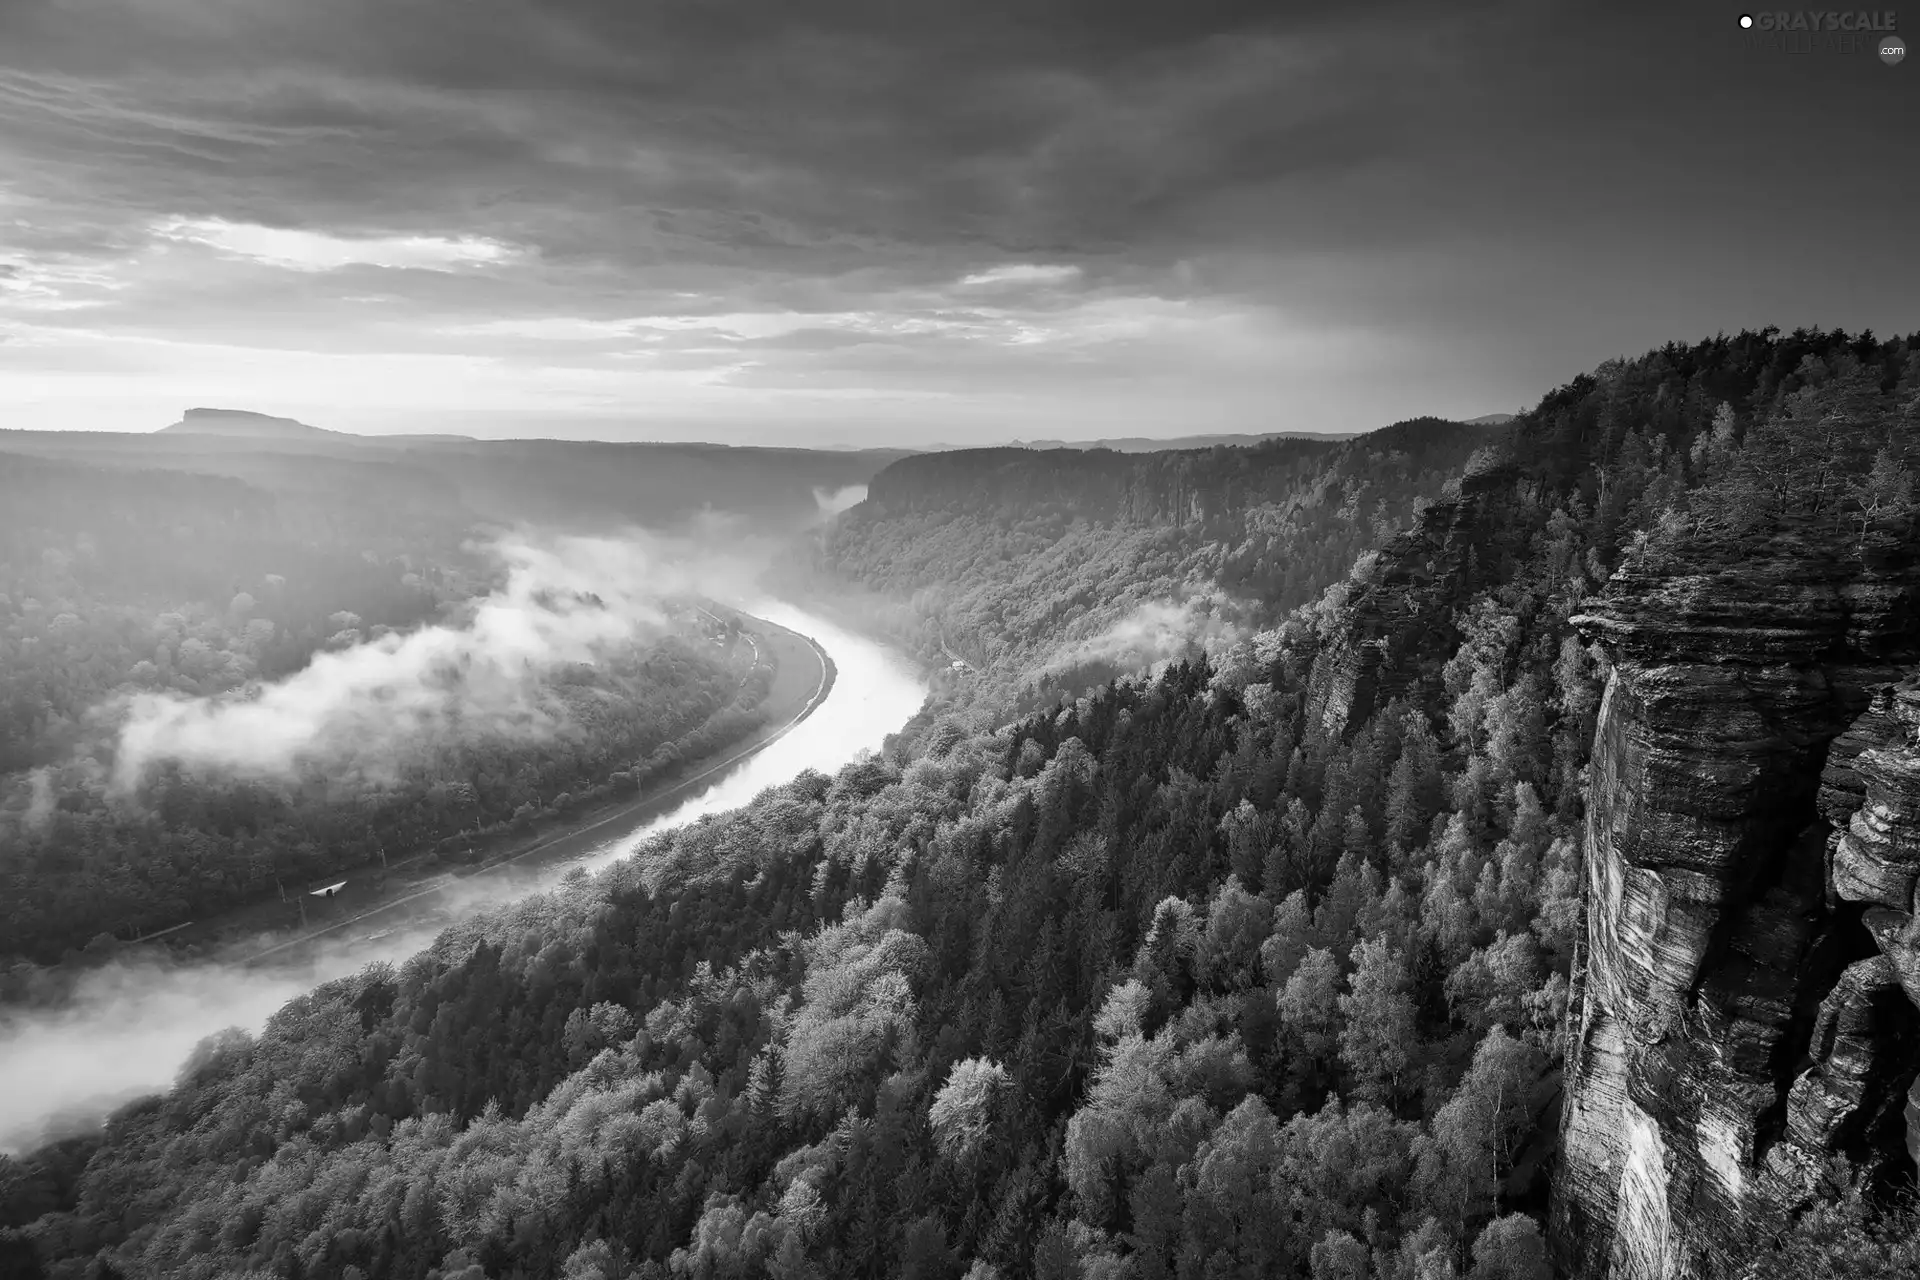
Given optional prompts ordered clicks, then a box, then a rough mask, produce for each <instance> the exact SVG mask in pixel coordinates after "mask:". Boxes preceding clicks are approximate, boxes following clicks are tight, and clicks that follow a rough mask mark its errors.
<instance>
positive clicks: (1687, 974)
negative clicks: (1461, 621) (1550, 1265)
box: [1552, 538, 1920, 1280]
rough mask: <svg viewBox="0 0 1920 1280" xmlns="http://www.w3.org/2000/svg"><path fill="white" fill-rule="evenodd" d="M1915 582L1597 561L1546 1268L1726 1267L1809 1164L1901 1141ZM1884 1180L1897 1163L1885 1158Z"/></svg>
mask: <svg viewBox="0 0 1920 1280" xmlns="http://www.w3.org/2000/svg"><path fill="white" fill-rule="evenodd" d="M1916 601H1920V573H1916V570H1915V565H1914V563H1913V559H1912V557H1911V556H1907V555H1902V556H1895V557H1891V558H1888V557H1882V558H1881V561H1880V562H1879V563H1876V564H1873V565H1862V564H1859V563H1857V562H1849V561H1848V560H1846V559H1845V558H1844V556H1843V555H1839V554H1835V553H1829V552H1827V551H1825V550H1823V549H1822V548H1820V547H1818V546H1808V545H1802V544H1798V543H1796V542H1794V541H1793V540H1792V539H1790V538H1781V539H1777V540H1776V541H1774V542H1773V543H1772V544H1770V545H1768V546H1765V547H1758V548H1756V547H1721V548H1717V549H1716V548H1701V549H1697V553H1696V554H1693V555H1690V556H1689V557H1688V558H1687V560H1686V561H1685V562H1681V561H1678V560H1674V561H1668V562H1666V563H1663V564H1657V565H1656V564H1647V565H1642V566H1639V567H1636V568H1630V569H1626V570H1623V571H1622V572H1621V573H1619V574H1617V575H1616V576H1615V578H1614V580H1613V581H1612V583H1610V584H1609V587H1608V590H1607V592H1606V594H1605V595H1604V596H1603V597H1602V600H1601V602H1600V604H1599V605H1598V606H1597V607H1595V608H1594V609H1593V610H1592V611H1591V612H1589V613H1588V614H1586V615H1584V616H1581V617H1578V618H1576V619H1574V622H1575V625H1576V626H1577V627H1579V628H1580V630H1581V631H1582V633H1583V634H1584V635H1585V636H1587V637H1588V638H1589V639H1592V640H1595V641H1597V642H1598V643H1599V644H1600V645H1601V646H1602V648H1603V649H1604V650H1605V652H1606V653H1607V655H1608V658H1609V660H1610V664H1611V670H1610V673H1609V676H1608V681H1607V687H1606V693H1605V695H1604V698H1603V702H1602V705H1601V710H1600V715H1599V723H1598V728H1597V731H1596V738H1595V743H1594V752H1593V761H1592V769H1591V775H1590V782H1589V788H1590V790H1589V797H1588V799H1589V803H1588V815H1587V830H1586V841H1587V850H1586V852H1587V877H1588V892H1589V897H1588V929H1587V943H1586V947H1585V951H1584V954H1583V956H1582V961H1581V966H1580V969H1579V971H1578V972H1577V973H1576V990H1575V996H1576V999H1575V1002H1574V1007H1573V1009H1572V1011H1571V1013H1570V1021H1571V1024H1572V1025H1571V1026H1570V1028H1569V1031H1570V1035H1569V1046H1570V1047H1569V1050H1568V1063H1567V1081H1568V1088H1567V1105H1566V1107H1565V1109H1564V1111H1563V1114H1562V1122H1561V1154H1560V1166H1559V1170H1558V1174H1557V1177H1556V1180H1555V1188H1554V1204H1553V1210H1552V1236H1553V1241H1554V1247H1555V1250H1556V1254H1557V1261H1558V1264H1559V1267H1560V1269H1561V1271H1562V1273H1563V1274H1566V1275H1569V1276H1574V1277H1592V1278H1595V1280H1598V1278H1601V1277H1605V1278H1606V1280H1653V1278H1655V1277H1661V1278H1666V1277H1703V1278H1705V1277H1716V1278H1717V1277H1734V1276H1738V1275H1740V1274H1741V1270H1740V1265H1741V1262H1742V1260H1743V1259H1744V1258H1745V1257H1746V1256H1747V1255H1748V1254H1749V1253H1750V1252H1751V1250H1752V1248H1753V1246H1754V1244H1755V1243H1756V1241H1757V1240H1758V1239H1760V1238H1761V1237H1762V1231H1761V1229H1760V1228H1761V1226H1762V1224H1763V1223H1771V1222H1777V1221H1779V1215H1780V1214H1781V1213H1782V1212H1786V1211H1791V1210H1792V1209H1793V1208H1795V1207H1797V1206H1799V1205H1801V1204H1804V1203H1805V1202H1807V1201H1808V1200H1809V1199H1810V1198H1811V1197H1812V1196H1814V1195H1816V1194H1818V1193H1819V1192H1820V1191H1821V1189H1822V1179H1823V1177H1825V1176H1826V1175H1825V1171H1826V1169H1827V1168H1828V1166H1829V1162H1830V1161H1831V1160H1832V1159H1833V1158H1834V1157H1840V1158H1843V1159H1845V1160H1847V1161H1849V1162H1850V1163H1851V1164H1852V1165H1853V1166H1854V1167H1856V1168H1863V1169H1866V1170H1868V1171H1871V1170H1873V1169H1876V1168H1885V1169H1893V1168H1895V1167H1896V1164H1895V1161H1904V1160H1906V1159H1908V1158H1910V1157H1909V1156H1908V1154H1907V1153H1908V1151H1909V1149H1911V1150H1912V1151H1913V1152H1915V1153H1920V1131H1915V1133H1914V1134H1913V1136H1911V1137H1910V1136H1909V1120H1908V1116H1909V1115H1916V1116H1920V1094H1916V1095H1915V1096H1914V1100H1913V1101H1909V1096H1908V1092H1909V1087H1910V1086H1911V1084H1912V1082H1913V1080H1914V1076H1915V1072H1916V1069H1920V1040H1916V1032H1917V1031H1920V1000H1916V999H1915V998H1914V997H1916V996H1920V933H1917V931H1916V929H1915V919H1914V911H1915V902H1914V897H1913V893H1914V885H1915V881H1916V879H1920V750H1916V748H1915V747H1914V745H1913V744H1914V742H1915V733H1916V729H1920V692H1916V691H1915V689H1914V688H1912V687H1909V686H1901V687H1898V688H1896V687H1895V685H1896V683H1897V682H1898V681H1900V680H1901V679H1903V678H1904V677H1905V676H1906V674H1907V673H1908V671H1909V670H1910V669H1911V668H1912V666H1913V664H1915V663H1916V661H1920V635H1917V634H1916V630H1915V627H1914V619H1915V604H1916ZM1908 1171H1909V1172H1910V1171H1911V1166H1908Z"/></svg>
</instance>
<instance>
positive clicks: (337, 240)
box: [153, 218, 515, 271]
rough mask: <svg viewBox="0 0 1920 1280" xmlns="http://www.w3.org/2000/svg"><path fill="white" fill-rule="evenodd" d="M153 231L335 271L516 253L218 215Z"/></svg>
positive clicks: (437, 266)
mask: <svg viewBox="0 0 1920 1280" xmlns="http://www.w3.org/2000/svg"><path fill="white" fill-rule="evenodd" d="M153 231H154V234H155V235H157V236H160V237H161V238H163V239H167V240H185V241H190V242H193V243H196V244H203V245H206V246H208V247H210V248H213V249H217V250H219V251H220V252H221V253H224V254H228V255H230V256H232V257H237V258H251V259H253V260H254V261H256V262H264V263H267V264H268V265H270V266H275V267H285V268H287V269H288V270H290V271H335V270H338V269H339V268H341V267H350V266H370V267H392V268H408V269H414V270H425V271H445V270H449V269H451V268H454V267H462V266H474V265H484V264H488V263H496V262H504V261H506V260H508V259H509V258H511V257H512V256H514V253H515V250H513V249H512V248H510V247H509V246H507V245H504V244H501V243H499V242H498V241H495V240H487V239H483V238H480V237H476V236H461V237H456V238H451V239H450V238H446V237H441V236H366V237H350V236H336V235H327V234H325V233H323V232H318V231H303V230H299V229H297V228H291V227H262V226H249V225H246V224H242V223H233V222H227V221H224V220H223V219H220V218H197V219H193V218H169V219H166V220H165V221H162V222H160V223H158V224H156V225H155V226H154V228H153Z"/></svg>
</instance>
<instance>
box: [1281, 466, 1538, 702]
mask: <svg viewBox="0 0 1920 1280" xmlns="http://www.w3.org/2000/svg"><path fill="white" fill-rule="evenodd" d="M1516 482H1517V473H1516V472H1515V470H1514V469H1513V468H1512V467H1510V466H1494V467H1488V468H1486V469H1483V470H1479V471H1476V472H1475V473H1474V474H1471V475H1468V476H1465V477H1463V478H1462V480H1461V483H1460V487H1459V492H1458V493H1457V494H1455V495H1454V496H1452V497H1449V498H1447V499H1446V500H1444V501H1441V502H1436V503H1433V504H1432V505H1431V506H1429V507H1427V508H1426V509H1425V510H1424V511H1423V512H1422V513H1421V516H1420V519H1419V520H1418V521H1417V522H1416V523H1415V524H1414V526H1413V527H1412V528H1411V529H1409V530H1407V531H1406V532H1405V533H1402V534H1400V535H1399V536H1397V537H1396V538H1394V539H1393V541H1392V542H1390V543H1389V544H1388V545H1387V546H1386V547H1384V548H1383V549H1382V552H1381V554H1380V555H1379V556H1378V557H1377V558H1376V559H1374V560H1373V561H1372V562H1371V564H1367V563H1366V562H1363V564H1362V566H1360V567H1358V568H1357V569H1356V573H1357V574H1358V576H1357V577H1356V579H1355V580H1353V581H1351V582H1350V583H1349V584H1348V586H1347V595H1346V599H1345V600H1344V601H1343V602H1342V603H1341V605H1340V606H1339V616H1338V618H1337V620H1335V622H1334V624H1333V625H1332V626H1330V627H1328V628H1327V631H1328V632H1329V635H1328V637H1327V640H1328V643H1327V647H1326V648H1325V649H1324V651H1323V652H1322V654H1321V656H1320V659H1319V660H1318V661H1317V662H1316V663H1315V664H1314V669H1313V676H1312V679H1311V680H1310V682H1309V684H1308V688H1307V720H1308V724H1309V725H1310V726H1312V727H1313V728H1314V729H1316V730H1317V731H1318V732H1321V733H1324V734H1326V735H1328V736H1330V737H1339V736H1340V735H1341V734H1343V733H1345V732H1346V730H1348V729H1349V728H1352V727H1354V726H1357V725H1361V724H1364V723H1366V720H1367V717H1368V716H1370V715H1372V714H1373V712H1374V710H1375V709H1376V708H1378V707H1382V706H1385V705H1386V704H1387V703H1389V702H1391V701H1392V700H1393V699H1394V698H1396V697H1398V696H1399V695H1401V694H1403V693H1405V692H1407V691H1408V690H1409V689H1410V688H1412V687H1413V685H1414V684H1415V683H1416V682H1417V681H1418V680H1419V679H1420V677H1421V676H1422V675H1423V674H1431V673H1432V672H1433V671H1437V670H1438V669H1439V667H1440V666H1441V665H1442V664H1443V663H1445V662H1446V660H1447V658H1448V657H1449V656H1450V655H1451V654H1452V653H1453V651H1454V649H1455V647H1456V646H1457V645H1458V644H1459V641H1460V633H1459V630H1458V628H1457V627H1455V625H1454V621H1453V617H1454V612H1455V609H1456V608H1457V606H1458V605H1459V604H1460V602H1461V601H1463V600H1466V599H1468V598H1469V597H1470V596H1471V595H1472V593H1473V592H1474V590H1476V589H1477V588H1479V587H1481V586H1484V585H1485V584H1486V583H1487V582H1489V581H1496V580H1498V579H1499V577H1500V575H1501V574H1502V573H1503V572H1505V567H1504V566H1503V565H1502V564H1501V563H1500V561H1501V559H1502V558H1503V557H1504V556H1506V555H1509V554H1510V553H1511V551H1512V549H1513V547H1514V546H1516V545H1524V541H1525V539H1524V537H1523V536H1518V535H1517V534H1516V530H1515V528H1514V518H1515V516H1516V514H1518V513H1521V512H1524V510H1525V507H1524V504H1517V503H1513V502H1510V501H1509V499H1510V497H1511V494H1512V490H1513V488H1514V485H1515V484H1516Z"/></svg>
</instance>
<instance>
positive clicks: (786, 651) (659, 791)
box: [141, 615, 835, 963]
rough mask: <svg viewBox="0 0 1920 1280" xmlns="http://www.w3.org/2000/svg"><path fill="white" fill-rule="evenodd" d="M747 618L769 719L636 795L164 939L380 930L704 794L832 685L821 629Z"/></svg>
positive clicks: (211, 947) (189, 945)
mask: <svg viewBox="0 0 1920 1280" xmlns="http://www.w3.org/2000/svg"><path fill="white" fill-rule="evenodd" d="M742 620H743V622H744V623H745V624H746V627H747V628H748V629H749V630H750V632H751V633H752V634H753V635H755V636H757V637H758V640H759V642H760V643H763V644H766V645H767V646H768V647H769V649H770V650H771V657H772V658H773V666H774V674H773V679H772V681H771V683H770V685H769V687H768V690H767V695H766V697H765V698H763V699H762V700H761V703H760V708H761V710H762V711H763V712H764V713H765V715H766V722H765V723H764V724H763V725H762V726H761V727H760V728H758V729H756V730H754V731H753V732H752V733H750V734H748V735H747V736H745V737H744V738H738V739H735V740H734V741H733V742H731V743H729V744H728V745H727V746H725V747H723V748H720V749H718V750H716V751H713V752H710V753H708V754H707V755H706V756H705V757H702V758H700V759H697V760H689V761H686V762H684V763H683V764H682V765H681V767H680V768H679V769H678V770H677V771H676V772H675V773H674V774H672V775H670V776H668V777H665V778H662V779H660V780H659V781H658V782H657V783H656V784H654V785H651V786H647V787H646V788H644V790H642V791H641V792H640V793H639V794H637V795H629V796H626V797H622V798H619V799H616V800H613V801H610V802H606V803H602V804H599V805H595V806H593V807H591V808H582V809H580V810H579V811H577V812H575V813H574V814H572V815H570V816H569V817H568V818H566V819H564V820H562V821H560V822H557V823H548V824H545V825H544V826H543V828H542V829H541V830H538V831H536V832H531V833H527V834H525V835H522V836H520V837H518V838H512V839H509V840H505V841H499V842H497V843H496V844H495V845H494V847H492V848H490V849H487V848H483V849H482V850H481V851H480V852H479V854H478V856H477V857H475V858H474V860H473V861H471V862H467V861H458V862H456V860H455V858H454V857H451V856H449V855H446V854H442V853H439V852H436V851H434V850H431V849H426V850H421V851H419V852H417V853H414V854H411V855H409V856H407V857H405V858H397V857H390V858H389V859H388V861H387V864H386V865H385V866H384V867H383V866H382V865H381V864H380V863H379V862H378V861H373V862H369V863H366V864H363V865H361V866H358V867H352V868H348V869H346V870H343V871H340V872H338V873H336V875H335V876H334V877H333V883H334V884H336V885H337V886H338V887H337V888H336V889H335V892H334V895H333V896H332V897H331V898H324V897H314V896H312V895H310V894H309V895H304V896H303V900H304V902H305V903H306V904H307V907H306V920H305V923H304V927H303V926H302V925H299V924H294V923H293V922H291V921H289V920H288V916H289V915H290V914H291V912H292V911H293V910H294V909H295V908H294V907H293V906H290V905H289V904H288V903H283V902H281V901H279V900H277V899H271V898H270V899H267V900H263V901H256V902H254V903H251V904H249V905H247V906H245V907H240V908H236V909H234V910H232V911H227V912H223V913H221V914H220V915H219V916H216V917H211V918H208V919H204V920H199V921H195V922H192V923H191V924H189V925H187V926H185V927H184V928H180V929H177V930H174V931H170V933H171V934H172V936H171V937H168V938H165V939H164V940H156V942H157V945H159V946H162V947H164V948H165V949H166V951H168V952H171V953H172V954H173V955H175V956H176V957H179V958H182V959H184V958H187V957H190V956H194V955H199V956H203V957H207V958H221V959H226V960H229V961H240V962H245V963H261V962H279V961H284V960H287V959H291V958H294V957H295V956H296V955H297V953H300V952H303V951H305V950H307V949H308V948H307V944H309V943H312V942H315V941H318V940H321V939H329V938H336V937H339V936H341V935H344V934H346V933H348V932H349V931H351V930H352V929H353V928H354V927H355V926H356V925H365V926H366V927H367V928H368V929H370V930H376V931H377V930H378V929H379V928H380V927H382V926H383V925H387V924H392V923H397V922H398V921H400V920H404V919H412V918H414V917H415V916H416V915H418V914H420V913H421V912H422V911H425V910H429V909H431V908H432V907H433V905H434V904H433V899H434V898H436V897H439V896H441V895H442V892H443V891H444V890H446V889H449V888H452V887H455V886H465V885H468V884H471V883H473V882H474V881H475V880H476V879H484V878H489V877H492V878H500V877H504V876H506V875H510V874H512V872H514V871H516V870H521V869H525V870H529V871H531V870H534V869H537V868H540V867H544V866H547V865H550V864H551V863H553V862H555V861H559V860H563V859H567V858H571V857H575V856H578V855H579V854H581V853H584V852H588V851H591V850H592V849H594V848H597V847H600V846H603V845H605V844H607V843H609V842H611V841H614V840H618V839H620V838H621V837H623V836H625V835H627V834H629V833H631V832H632V831H636V830H638V829H640V828H641V827H644V826H645V825H646V824H647V823H649V822H651V821H653V820H654V819H655V818H657V817H659V816H660V815H661V814H662V813H665V812H667V811H669V810H670V809H672V808H673V807H674V806H676V805H678V804H680V803H682V802H683V801H684V800H685V799H686V798H687V797H688V796H689V795H693V794H697V793H698V792H699V790H700V789H701V787H702V786H703V784H706V783H709V782H710V781H712V780H713V779H714V778H715V777H716V776H718V775H720V774H723V773H725V772H726V771H727V770H729V769H731V768H733V767H734V766H735V765H737V764H739V763H740V762H741V761H743V760H745V759H747V758H749V757H751V756H752V755H754V754H755V753H757V752H759V751H762V750H764V749H765V748H766V747H767V746H769V745H771V744H772V743H773V742H775V741H777V740H779V739H780V738H781V737H783V736H785V735H786V734H787V733H789V732H790V731H791V730H792V729H793V728H794V727H795V726H797V725H798V724H800V723H801V722H802V721H804V720H805V719H806V718H807V716H809V715H811V714H812V712H813V710H814V709H815V708H816V707H818V706H819V705H820V703H821V702H822V701H824V700H825V698H826V696H827V694H828V692H829V691H830V690H831V689H832V687H833V682H834V677H835V671H834V666H833V662H832V659H831V658H829V657H828V656H827V653H826V651H825V650H824V649H823V648H821V646H820V645H819V644H818V643H816V642H815V641H814V640H813V639H811V638H810V637H808V636H804V635H801V634H799V633H798V632H795V631H792V630H789V629H788V628H785V627H782V626H779V625H778V624H776V623H772V622H769V621H766V620H764V619H759V618H749V617H746V616H745V615H742ZM314 887H316V888H317V887H319V886H317V885H316V886H314ZM169 944H170V945H169ZM149 945H153V944H149ZM141 949H142V950H145V949H146V948H145V947H142V948H141Z"/></svg>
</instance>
